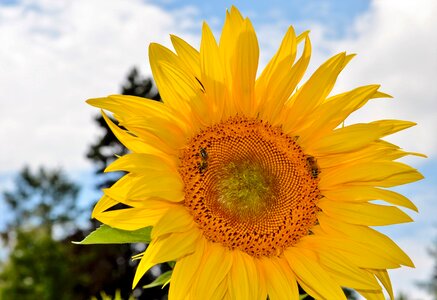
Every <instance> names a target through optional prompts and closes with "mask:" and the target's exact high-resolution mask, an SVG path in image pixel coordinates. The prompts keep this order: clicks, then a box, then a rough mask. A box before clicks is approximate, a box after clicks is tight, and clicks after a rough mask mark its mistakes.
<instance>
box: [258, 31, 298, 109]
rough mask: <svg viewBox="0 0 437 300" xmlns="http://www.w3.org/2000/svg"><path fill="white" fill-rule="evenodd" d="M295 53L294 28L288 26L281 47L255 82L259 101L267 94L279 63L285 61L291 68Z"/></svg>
mask: <svg viewBox="0 0 437 300" xmlns="http://www.w3.org/2000/svg"><path fill="white" fill-rule="evenodd" d="M296 51H297V41H296V34H295V32H294V28H293V27H292V26H290V27H288V30H287V32H286V34H285V35H284V38H283V39H282V42H281V46H280V47H279V49H278V51H277V52H276V53H275V55H274V56H273V57H272V58H271V59H270V61H269V63H268V64H267V66H266V67H265V68H264V70H263V71H262V73H261V75H260V76H259V77H258V79H257V81H256V93H257V96H260V100H261V101H262V100H263V98H264V97H263V96H264V94H265V93H266V92H267V84H268V83H269V82H270V80H271V76H272V74H273V73H274V72H275V70H276V69H277V68H278V65H279V62H282V61H283V60H286V61H288V63H289V64H290V67H291V65H293V62H294V59H295V58H296Z"/></svg>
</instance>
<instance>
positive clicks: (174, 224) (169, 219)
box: [152, 205, 194, 239]
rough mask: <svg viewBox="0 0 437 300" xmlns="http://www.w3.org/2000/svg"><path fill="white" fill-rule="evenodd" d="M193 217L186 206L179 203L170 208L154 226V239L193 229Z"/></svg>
mask: <svg viewBox="0 0 437 300" xmlns="http://www.w3.org/2000/svg"><path fill="white" fill-rule="evenodd" d="M193 225H194V223H193V217H192V216H191V215H190V213H189V212H188V211H187V209H186V208H185V206H182V205H177V206H174V207H173V208H172V209H169V210H168V211H167V212H166V213H165V214H164V215H163V216H162V218H161V219H160V220H159V221H158V222H157V223H156V224H155V226H153V229H152V239H155V238H157V237H159V236H161V235H164V234H168V233H172V232H185V231H189V230H191V229H192V227H193Z"/></svg>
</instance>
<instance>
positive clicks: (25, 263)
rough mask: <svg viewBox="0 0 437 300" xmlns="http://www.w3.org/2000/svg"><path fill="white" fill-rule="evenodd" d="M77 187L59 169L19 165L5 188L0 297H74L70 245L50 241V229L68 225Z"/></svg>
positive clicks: (74, 210)
mask: <svg viewBox="0 0 437 300" xmlns="http://www.w3.org/2000/svg"><path fill="white" fill-rule="evenodd" d="M78 192H79V188H78V186H77V185H76V184H75V183H73V182H72V181H70V180H69V179H68V178H67V177H66V176H65V175H64V173H63V172H62V171H61V170H59V169H55V170H48V169H45V168H43V167H40V168H39V169H38V170H37V171H35V172H32V171H31V170H30V169H29V168H28V167H24V168H23V170H22V171H21V172H20V173H19V175H18V177H17V178H16V180H15V186H14V188H13V189H12V190H9V191H6V192H4V194H3V198H4V200H5V203H6V204H7V205H8V206H9V211H10V213H9V214H8V216H9V217H10V218H9V220H7V223H6V229H5V230H4V231H3V232H2V237H3V241H4V242H5V243H6V244H7V245H8V246H9V247H8V248H9V251H10V253H9V257H8V259H7V260H6V262H4V263H3V268H2V272H1V273H0V299H48V300H51V299H53V300H54V299H66V300H68V299H76V298H74V293H73V286H74V284H75V283H74V282H75V280H71V273H70V271H69V270H70V266H71V264H72V261H71V259H72V257H71V256H70V255H69V246H70V245H69V244H68V245H67V244H63V243H59V242H58V241H55V240H54V239H53V232H54V229H55V228H57V229H59V232H61V234H63V235H66V234H67V233H68V232H69V231H70V230H71V229H72V227H73V222H74V220H75V219H76V218H77V217H78V216H79V215H80V213H81V210H80V209H79V208H78V207H77V205H76V204H77V201H76V198H77V195H78Z"/></svg>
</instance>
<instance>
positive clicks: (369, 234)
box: [318, 213, 414, 269]
mask: <svg viewBox="0 0 437 300" xmlns="http://www.w3.org/2000/svg"><path fill="white" fill-rule="evenodd" d="M318 220H319V222H320V225H321V227H322V228H323V230H324V231H325V232H327V233H328V234H329V235H332V236H333V237H334V236H340V237H342V238H343V237H346V238H348V239H350V240H354V241H357V242H360V243H365V244H366V245H367V246H366V247H370V248H371V249H372V251H377V253H379V255H380V256H382V257H386V258H389V259H390V260H392V261H394V262H395V263H396V264H401V265H404V266H409V267H414V264H413V262H412V261H411V259H410V258H409V257H408V255H407V254H405V252H404V251H402V249H401V248H399V246H398V245H397V244H396V243H395V242H393V241H392V240H391V239H390V238H389V237H387V236H385V235H384V234H382V233H380V232H378V231H376V230H374V229H371V228H368V227H366V226H357V225H353V224H347V223H344V222H341V221H339V220H337V219H335V218H330V217H329V216H327V215H326V214H323V213H320V214H319V215H318ZM369 268H370V266H369ZM375 268H376V269H384V268H385V267H383V266H382V267H381V266H380V267H374V269H375Z"/></svg>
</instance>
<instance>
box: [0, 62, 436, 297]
mask: <svg viewBox="0 0 437 300" xmlns="http://www.w3.org/2000/svg"><path fill="white" fill-rule="evenodd" d="M121 93H122V94H124V95H133V96H139V97H145V98H148V99H153V100H156V101H161V100H160V96H159V93H158V91H157V90H156V88H155V86H154V84H153V82H152V80H151V79H148V78H144V77H142V76H141V75H140V74H139V72H138V71H137V69H135V68H133V69H132V70H131V71H130V73H129V74H128V76H127V79H126V82H125V83H124V84H123V86H122V89H121ZM95 122H96V124H97V125H98V126H99V127H100V128H101V129H102V135H101V136H100V137H98V138H97V139H96V141H95V142H94V143H92V144H91V145H90V147H89V149H88V152H87V154H86V156H87V158H88V159H90V160H91V161H92V162H93V163H94V165H95V170H96V176H97V178H98V179H99V180H98V184H97V186H96V189H99V190H100V189H101V188H105V187H109V186H111V185H112V184H113V183H114V182H115V181H117V179H118V178H119V177H121V175H122V173H118V174H117V173H116V174H115V175H114V174H104V173H103V170H104V169H105V167H106V166H107V165H108V164H109V163H111V162H112V161H113V160H114V159H115V154H117V155H123V154H126V153H127V149H126V148H125V147H124V146H123V145H122V144H120V143H119V142H118V140H117V139H116V138H115V136H114V135H113V133H112V132H111V130H110V129H109V128H108V126H107V125H106V123H105V121H104V119H103V117H102V116H101V115H99V116H96V118H95ZM78 194H79V187H78V185H77V184H76V183H74V182H72V181H71V180H70V179H69V178H67V176H66V175H65V174H64V173H63V172H62V170H60V169H54V170H49V169H46V168H44V167H41V168H39V169H38V170H36V171H34V172H33V171H32V170H31V169H29V168H28V167H24V168H23V170H22V171H21V172H20V174H19V176H18V177H17V179H16V181H15V186H14V188H13V189H12V190H9V191H6V192H4V194H3V198H4V200H5V203H6V204H7V205H8V206H9V208H10V212H8V217H9V218H8V220H7V222H6V228H5V229H4V230H2V231H1V232H0V233H1V242H2V244H3V245H4V246H5V248H6V249H7V252H8V256H7V259H6V260H5V261H3V262H1V261H0V300H1V299H23V300H27V299H47V300H52V299H53V300H54V299H61V300H62V299H65V300H69V299H92V298H93V299H110V298H111V297H108V295H117V298H119V297H120V296H121V298H122V299H128V298H129V297H131V296H134V298H135V299H149V300H154V299H156V300H162V299H167V292H168V287H166V288H164V289H161V288H160V287H155V288H150V289H142V288H141V287H142V286H143V285H145V284H148V283H150V282H151V281H153V279H155V278H156V277H157V276H158V275H159V274H160V273H162V272H165V271H167V270H169V269H170V268H169V266H168V265H167V264H163V265H160V266H158V267H156V268H155V269H154V270H155V274H154V275H153V274H152V273H151V272H148V274H146V276H145V277H144V278H143V279H142V280H141V281H140V283H139V284H138V286H139V288H136V289H135V290H134V291H132V289H131V286H132V280H133V276H134V273H135V269H136V265H137V263H138V262H132V260H131V257H132V256H133V255H135V254H137V253H138V252H139V251H141V250H142V249H144V248H145V245H139V244H134V245H127V244H121V245H75V244H72V243H71V242H72V241H80V240H82V239H83V238H84V237H85V236H87V235H88V234H89V233H90V232H91V231H93V230H95V229H96V228H97V227H98V226H99V225H100V224H98V222H97V221H95V220H91V221H90V222H89V224H88V226H87V228H86V229H83V228H82V227H83V226H82V227H81V226H79V224H78V222H77V220H78V219H80V217H81V216H83V214H88V215H90V212H91V210H92V207H93V206H94V203H92V205H90V206H89V207H86V208H80V207H79V206H78V202H77V200H78V199H77V198H78ZM95 200H96V201H97V200H98V199H95ZM433 253H434V255H435V253H437V252H433ZM436 260H437V257H436ZM435 286H437V269H436V272H435V275H434V277H433V278H432V280H431V281H430V283H429V284H428V285H427V287H432V288H433V289H434V290H433V292H434V295H435V297H437V291H436V289H435ZM430 289H431V288H430ZM345 293H346V295H347V297H348V299H351V300H353V299H357V296H356V294H355V293H354V292H353V291H351V290H347V289H345ZM305 299H312V298H311V297H309V296H307V297H306V298H305ZM403 299H405V298H403ZM436 299H437V298H436Z"/></svg>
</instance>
